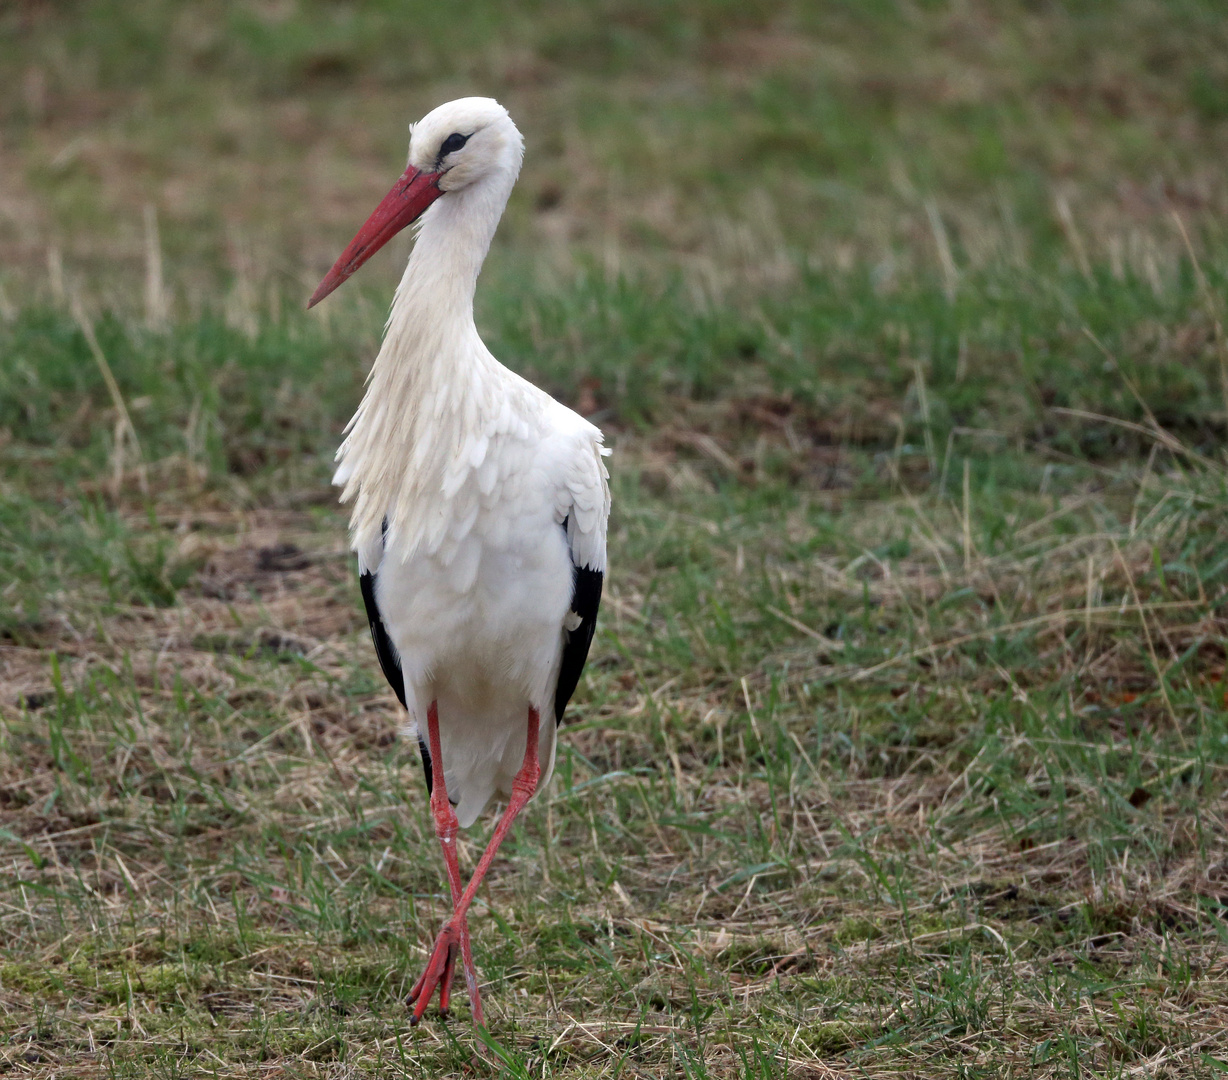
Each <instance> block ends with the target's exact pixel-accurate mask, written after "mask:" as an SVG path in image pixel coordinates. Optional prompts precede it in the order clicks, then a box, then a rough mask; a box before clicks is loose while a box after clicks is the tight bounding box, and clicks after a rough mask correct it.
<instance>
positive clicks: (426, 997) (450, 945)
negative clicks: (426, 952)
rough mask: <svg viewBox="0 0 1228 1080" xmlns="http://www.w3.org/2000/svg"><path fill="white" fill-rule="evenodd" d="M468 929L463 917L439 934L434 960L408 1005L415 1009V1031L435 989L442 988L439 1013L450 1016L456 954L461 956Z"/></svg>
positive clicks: (410, 997) (440, 990)
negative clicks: (461, 947)
mask: <svg viewBox="0 0 1228 1080" xmlns="http://www.w3.org/2000/svg"><path fill="white" fill-rule="evenodd" d="M468 929H469V927H468V922H467V920H466V919H465V917H464V916H461V918H459V919H456V918H452V919H449V920H448V921H447V922H446V923H444V925H443V929H442V930H440V931H439V936H438V937H437V938H436V939H435V946H434V948H433V949H432V950H431V956H430V959H429V960H427V962H426V970H425V971H424V972H423V973H422V977H421V978H420V979H418V981H417V982H416V983H414V987H413V989H412V990H410V992H409V998H408V999H407V1001H406V1004H409V1005H413V1006H414V1011H413V1015H412V1016H411V1017H410V1018H409V1023H410V1026H411V1027H412V1026H414V1025H416V1024H417V1023H418V1022H419V1021H420V1020H421V1019H422V1016H423V1014H424V1013H425V1012H426V1007H427V1005H429V1004H430V1001H431V998H432V997H433V996H434V994H435V987H439V1009H440V1011H441V1012H442V1013H443V1014H444V1016H447V1014H448V1005H449V1004H450V1002H451V997H452V976H453V974H454V972H455V970H456V954H457V953H458V952H460V946H461V940H462V937H464V936H467V934H466V931H467V930H468ZM475 989H476V987H475ZM480 1007H481V1006H478V1008H480Z"/></svg>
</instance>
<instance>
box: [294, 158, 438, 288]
mask: <svg viewBox="0 0 1228 1080" xmlns="http://www.w3.org/2000/svg"><path fill="white" fill-rule="evenodd" d="M439 176H440V174H439V173H428V172H422V171H421V170H420V169H415V168H414V167H413V166H412V165H411V166H410V167H409V168H408V169H406V170H405V171H404V172H403V173H402V174H401V178H400V179H399V180H398V181H397V182H396V183H395V184H393V185H392V190H391V191H390V192H388V194H387V195H385V196H384V197H383V199H381V200H380V204H379V206H377V207H376V208H375V212H374V213H373V214H372V215H371V216H370V217H369V218H367V220H366V223H365V224H364V225H363V227H362V228H361V229H359V230H358V235H357V236H355V237H354V239H353V240H351V241H350V245H349V247H347V248H346V249H345V251H343V252H342V253H341V258H339V259H338V260H337V261H336V262H335V263H333V268H332V269H331V270H330V271H329V272H328V273H327V274H325V275H324V280H323V281H321V282H320V285H319V288H317V289H316V291H315V292H314V293H312V294H311V299H310V300H308V301H307V306H308V307H309V308H311V307H315V306H316V304H318V303H319V302H320V301H321V300H323V299H324V297H326V296H327V295H328V294H329V293H330V292H332V291H333V290H334V289H335V288H337V286H338V285H340V284H341V283H342V282H343V281H345V279H346V278H348V277H349V276H350V275H351V274H353V273H354V271H355V270H357V269H358V268H359V267H360V266H362V264H363V263H365V262H366V261H367V260H368V259H369V258H371V256H372V255H374V254H375V253H376V252H377V251H379V249H380V248H382V247H383V246H384V245H385V244H386V243H388V241H389V240H391V239H392V238H393V237H394V236H396V234H397V233H399V232H400V231H401V230H402V229H403V228H405V226H406V225H410V224H412V223H413V222H415V221H417V220H418V218H419V217H421V216H422V212H423V211H424V210H425V209H426V208H427V207H428V206H430V205H431V203H433V202H434V201H435V200H436V199H438V198H439V196H440V195H442V194H443V192H442V191H440V190H439Z"/></svg>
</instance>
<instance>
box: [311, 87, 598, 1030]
mask: <svg viewBox="0 0 1228 1080" xmlns="http://www.w3.org/2000/svg"><path fill="white" fill-rule="evenodd" d="M523 156H524V140H523V139H522V137H521V135H520V132H519V131H518V130H517V129H516V125H515V124H513V123H512V120H511V117H509V116H508V114H507V110H506V109H504V108H503V107H502V106H501V105H499V104H498V102H496V101H492V100H491V99H490V98H477V97H474V98H462V99H461V100H459V101H452V102H449V103H448V104H446V105H441V106H439V108H437V109H435V110H434V111H432V112H430V113H428V114H427V115H426V116H425V117H423V119H422V120H421V121H419V122H418V123H417V124H414V125H412V126H411V127H410V141H409V166H408V168H406V170H405V172H404V173H403V174H402V176H401V178H400V179H399V180H397V182H396V183H395V184H394V185H393V187H392V190H391V191H390V192H389V193H388V194H387V195H386V196H385V197H384V199H383V201H382V202H381V203H380V204H379V206H378V207H377V208H376V210H375V212H374V213H373V214H372V215H371V216H370V218H368V219H367V222H366V224H365V225H363V227H362V228H361V229H360V230H359V231H358V235H357V236H355V237H354V239H353V240H352V241H351V242H350V246H349V247H348V248H346V250H345V252H344V253H343V254H342V255H341V258H340V259H338V260H337V262H336V264H335V265H334V266H333V268H332V270H330V271H329V272H328V275H327V276H326V277H325V278H324V280H323V281H322V282H321V283H320V287H319V288H318V289H316V291H315V294H314V295H313V296H312V298H311V301H310V303H309V304H308V306H309V307H310V306H312V305H314V304H317V303H319V301H320V300H322V299H323V298H324V297H325V296H327V295H328V294H329V293H330V292H332V291H333V290H334V289H335V288H337V286H339V285H340V284H341V283H342V282H343V281H345V280H346V278H348V277H349V276H350V275H351V274H353V273H354V271H355V270H357V269H358V268H359V267H360V266H361V265H362V264H363V263H364V262H366V260H367V259H369V258H370V257H371V256H372V255H373V254H374V253H375V252H376V251H378V250H379V248H380V247H382V246H383V245H384V244H386V243H387V242H388V241H389V240H390V239H391V238H392V237H393V236H394V235H395V234H396V233H397V232H399V231H400V230H401V229H403V228H405V226H407V225H409V224H410V223H411V222H413V221H416V220H418V219H419V218H421V225H420V226H419V230H418V238H417V242H416V244H415V245H414V249H413V254H412V255H411V256H410V259H409V265H408V266H407V267H406V268H405V274H404V276H403V277H402V278H401V284H400V286H399V287H398V288H397V291H396V297H395V298H394V300H393V302H392V311H391V313H390V314H389V316H388V325H387V327H386V329H385V332H384V341H383V345H382V346H381V348H380V351H379V354H378V355H377V356H376V358H375V363H374V365H373V366H372V368H371V373H370V376H369V377H368V380H367V390H366V394H365V395H364V397H363V399H362V403H361V404H360V405H359V407H358V411H357V413H355V415H354V419H353V420H351V421H350V425H349V428H348V429H347V432H348V433H347V435H346V439H345V441H344V442H343V443H342V445H341V449H340V450H339V451H338V452H337V460H338V462H339V465H338V468H337V472H336V475H335V476H334V480H333V482H334V483H336V484H338V485H340V486H343V487H344V490H343V492H342V495H341V499H342V501H343V502H352V503H353V513H352V516H351V518H350V535H351V543H352V546H353V548H354V550H355V551H356V552H357V553H358V571H359V580H360V582H361V585H362V596H363V600H364V601H365V602H366V607H367V615H368V617H369V619H370V622H371V636H372V638H373V639H374V641H375V651H376V653H377V655H378V656H379V662H380V666H381V667H382V668H383V670H384V674H385V676H387V678H388V681H389V682H390V683H391V684H392V688H393V690H395V691H396V694H397V697H398V698H400V700H401V703H402V704H403V705H404V706H405V708H406V709H408V710H409V716H410V730H411V731H414V732H416V734H417V736H418V746H419V748H420V750H421V752H422V762H423V768H424V771H425V773H426V786H427V790H428V791H429V792H430V798H431V810H432V813H433V816H434V819H435V832H436V835H437V836H438V837H439V843H440V845H441V846H442V848H443V857H444V862H445V864H446V866H447V873H448V883H449V885H450V886H451V891H452V902H453V911H452V917H451V918H450V919H448V921H447V922H446V923H445V924H444V927H443V929H442V930H441V931H440V932H439V936H438V937H437V938H436V940H435V946H434V949H433V950H432V952H431V956H430V959H429V960H428V962H427V966H426V971H425V972H424V973H423V975H422V977H421V978H420V979H419V980H418V982H417V984H416V985H415V986H414V988H413V990H412V991H411V992H410V995H409V1001H410V1002H413V1003H414V1010H413V1017H412V1023H415V1024H416V1023H417V1022H418V1021H419V1020H420V1019H421V1018H422V1014H423V1013H424V1012H425V1011H426V1007H427V1004H428V1002H429V1001H430V999H431V997H432V996H433V994H434V991H435V988H436V987H438V988H439V1004H440V1007H441V1009H443V1010H444V1011H445V1012H446V1010H447V1008H448V1003H449V997H450V991H451V984H452V973H453V970H454V965H455V962H456V954H457V951H458V950H459V952H460V954H461V958H462V963H463V966H464V971H465V981H466V983H467V986H468V990H469V1001H470V1003H471V1005H472V1010H473V1021H474V1023H475V1024H480V1023H481V1022H482V1003H481V997H480V995H479V992H478V982H477V972H476V971H475V969H474V966H473V956H472V951H471V949H470V944H469V926H468V922H467V913H468V910H469V905H470V904H471V903H472V901H473V897H474V893H475V892H476V891H477V888H478V885H479V884H480V883H481V881H482V877H483V876H484V875H485V873H486V871H487V869H488V868H489V867H490V863H491V861H492V860H493V858H494V856H495V852H496V851H497V850H498V848H499V844H500V843H501V842H502V840H503V838H504V836H506V835H507V832H508V830H509V829H510V827H511V825H512V822H513V820H514V819H515V817H516V815H517V814H518V813H519V812H520V810H521V809H522V808H523V807H524V805H525V804H526V803H527V802H528V801H529V800H530V799H531V798H532V797H533V795H534V793H535V792H537V791H538V790H539V789H540V788H541V787H542V786H543V785H544V784H545V783H546V782H547V781H548V780H549V778H550V773H551V771H552V770H553V768H554V753H555V728H556V726H557V724H558V723H559V722H560V721H561V720H562V717H563V709H564V707H565V706H566V704H567V701H568V699H569V698H570V697H571V695H572V692H573V691H574V690H575V688H576V683H577V682H578V681H579V678H580V671H581V669H582V668H583V667H584V661H585V659H586V658H587V656H588V649H589V644H590V642H591V641H592V638H593V629H594V626H595V623H596V619H597V607H598V604H599V603H600V600H601V584H602V579H603V575H604V572H605V559H606V542H605V534H606V520H607V518H608V516H609V511H610V493H609V488H608V487H607V484H606V480H607V474H606V470H605V466H604V464H603V463H602V460H601V458H602V455H603V454H604V453H608V451H605V450H603V448H602V435H601V432H600V431H599V430H598V429H597V428H596V427H594V426H593V425H592V424H590V423H589V422H588V421H587V420H585V419H583V418H582V417H580V416H578V415H576V413H574V412H572V411H571V410H570V409H568V408H566V407H565V406H563V405H560V404H559V403H558V402H557V401H555V400H554V399H553V398H552V397H550V395H549V394H546V393H545V392H544V391H542V390H539V389H538V388H537V387H536V386H533V385H532V384H531V383H529V382H526V381H525V380H524V379H522V378H521V377H520V376H519V375H516V374H514V373H513V372H511V371H509V370H508V369H507V368H505V367H504V366H503V365H502V364H500V363H499V362H498V361H497V360H496V359H495V358H494V357H493V356H492V355H491V353H490V350H489V349H487V348H486V346H485V345H484V344H483V343H482V339H481V338H480V337H479V336H478V332H477V328H476V327H475V325H474V322H473V293H474V287H475V285H476V283H477V278H478V272H479V271H480V270H481V268H482V263H483V261H484V260H485V258H486V252H487V250H488V249H489V247H490V242H491V238H492V237H493V236H494V232H495V227H496V226H497V225H498V223H499V218H500V217H501V216H502V214H503V208H504V206H505V205H506V204H507V200H508V196H509V195H510V194H511V191H512V186H513V185H514V184H515V182H516V177H517V175H518V174H519V172H520V163H521V159H522V158H523ZM542 716H545V717H546V718H547V719H546V722H545V723H541V722H540V717H542ZM551 719H553V720H554V721H555V723H553V724H552V723H550V720H551ZM424 721H425V723H424ZM496 795H501V796H504V797H506V798H507V800H508V802H507V809H506V810H505V811H504V813H503V817H502V818H501V819H500V821H499V823H498V825H497V827H496V828H495V831H494V834H493V835H492V837H491V839H490V844H489V845H488V847H487V848H486V851H485V853H484V854H483V855H482V858H481V860H480V861H479V862H478V864H477V867H476V869H475V870H474V872H473V876H472V877H471V878H470V880H469V884H468V886H466V887H465V889H464V891H462V889H461V878H460V868H459V865H458V862H457V857H456V834H457V829H458V828H459V827H467V826H469V825H471V824H472V823H473V821H474V820H475V819H476V818H477V816H478V815H479V814H480V813H481V812H482V810H483V809H484V808H485V807H486V805H487V803H489V802H490V800H491V799H492V798H494V797H495V796H496Z"/></svg>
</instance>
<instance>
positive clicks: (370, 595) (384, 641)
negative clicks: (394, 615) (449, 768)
mask: <svg viewBox="0 0 1228 1080" xmlns="http://www.w3.org/2000/svg"><path fill="white" fill-rule="evenodd" d="M358 585H359V588H361V589H362V602H363V603H364V604H365V605H366V608H367V622H369V623H370V624H371V641H372V642H374V644H375V655H376V657H377V658H378V659H379V666H380V669H381V670H382V671H383V673H384V678H385V679H387V680H388V683H389V685H390V686H391V687H392V692H393V693H394V694H396V696H397V700H398V701H399V702H400V703H401V707H402V708H408V706H406V704H405V676H404V675H403V674H402V673H401V657H400V655H399V654H398V653H397V647H396V646H395V645H393V643H392V638H390V637H389V636H388V631H387V629H385V627H384V620H383V617H382V616H381V615H380V612H379V604H377V603H376V602H375V575H374V574H373V573H371V571H370V570H364V571H363V572H362V573H361V574H359V575H358ZM418 750H419V751H420V752H421V754H422V770H423V772H425V773H426V792H427V794H428V795H429V794H430V793H431V786H432V785H431V751H430V748H429V747H428V746H427V744H426V740H425V739H423V738H422V737H421V736H419V737H418Z"/></svg>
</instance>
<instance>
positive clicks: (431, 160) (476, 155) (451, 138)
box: [307, 97, 524, 307]
mask: <svg viewBox="0 0 1228 1080" xmlns="http://www.w3.org/2000/svg"><path fill="white" fill-rule="evenodd" d="M523 156H524V139H523V138H522V137H521V135H520V132H519V131H518V130H517V129H516V125H515V124H513V123H512V118H511V117H510V116H508V114H507V110H506V109H505V108H504V107H503V106H502V105H500V104H499V103H498V102H497V101H495V100H494V99H493V98H482V97H469V98H458V99H457V100H456V101H449V102H447V103H446V104H444V105H440V106H439V107H438V108H436V109H432V110H431V111H430V112H429V113H427V114H426V116H424V117H423V118H422V119H421V120H419V121H418V122H417V123H416V124H411V125H410V127H409V165H408V167H407V168H406V170H405V172H403V173H402V174H401V176H400V177H399V178H398V180H397V182H396V183H395V184H393V185H392V190H391V191H389V192H388V194H387V195H385V196H384V198H383V199H382V200H381V202H380V204H379V206H377V207H376V208H375V212H374V213H373V214H372V215H371V216H370V217H369V218H367V221H366V223H365V224H364V225H363V227H362V228H361V229H359V230H358V234H357V235H356V236H355V237H354V239H353V240H351V241H350V244H349V246H348V247H347V248H346V249H345V251H343V252H342V253H341V257H340V258H339V259H338V260H337V261H336V263H334V264H333V268H332V269H331V270H330V271H329V272H328V273H327V274H326V275H325V277H324V280H323V281H321V282H320V285H319V287H318V288H317V289H316V291H315V292H314V293H313V294H312V297H311V299H310V300H309V301H308V302H307V306H308V307H314V306H315V305H316V304H318V303H319V302H320V301H321V300H323V299H324V297H326V296H327V295H328V294H329V293H331V292H332V291H333V290H334V289H336V288H337V287H338V286H339V285H340V284H341V283H342V282H343V281H345V280H346V279H347V278H348V277H350V276H351V275H352V274H353V273H354V271H355V270H357V269H358V268H359V267H360V266H362V264H363V263H365V262H366V261H367V260H368V259H369V258H371V256H372V255H374V254H375V253H376V252H377V251H379V249H380V248H382V247H383V246H384V245H385V244H386V243H388V241H389V240H391V239H392V238H393V237H394V236H396V234H397V233H399V232H400V231H401V230H402V229H404V228H405V227H406V226H407V225H410V224H412V223H413V222H414V221H416V220H417V219H418V218H419V217H421V216H422V214H423V212H424V211H425V210H426V208H427V207H428V206H430V205H431V203H433V202H434V201H435V200H436V199H438V198H440V197H442V196H444V195H446V194H448V193H449V192H459V191H461V190H463V189H464V188H467V187H471V186H473V185H475V184H478V183H480V182H481V181H482V180H485V179H487V178H488V177H491V176H492V175H495V174H499V173H502V174H503V175H504V176H506V177H508V187H509V188H510V185H511V182H512V181H514V180H515V178H516V175H517V173H519V172H520V162H521V159H522V158H523Z"/></svg>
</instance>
